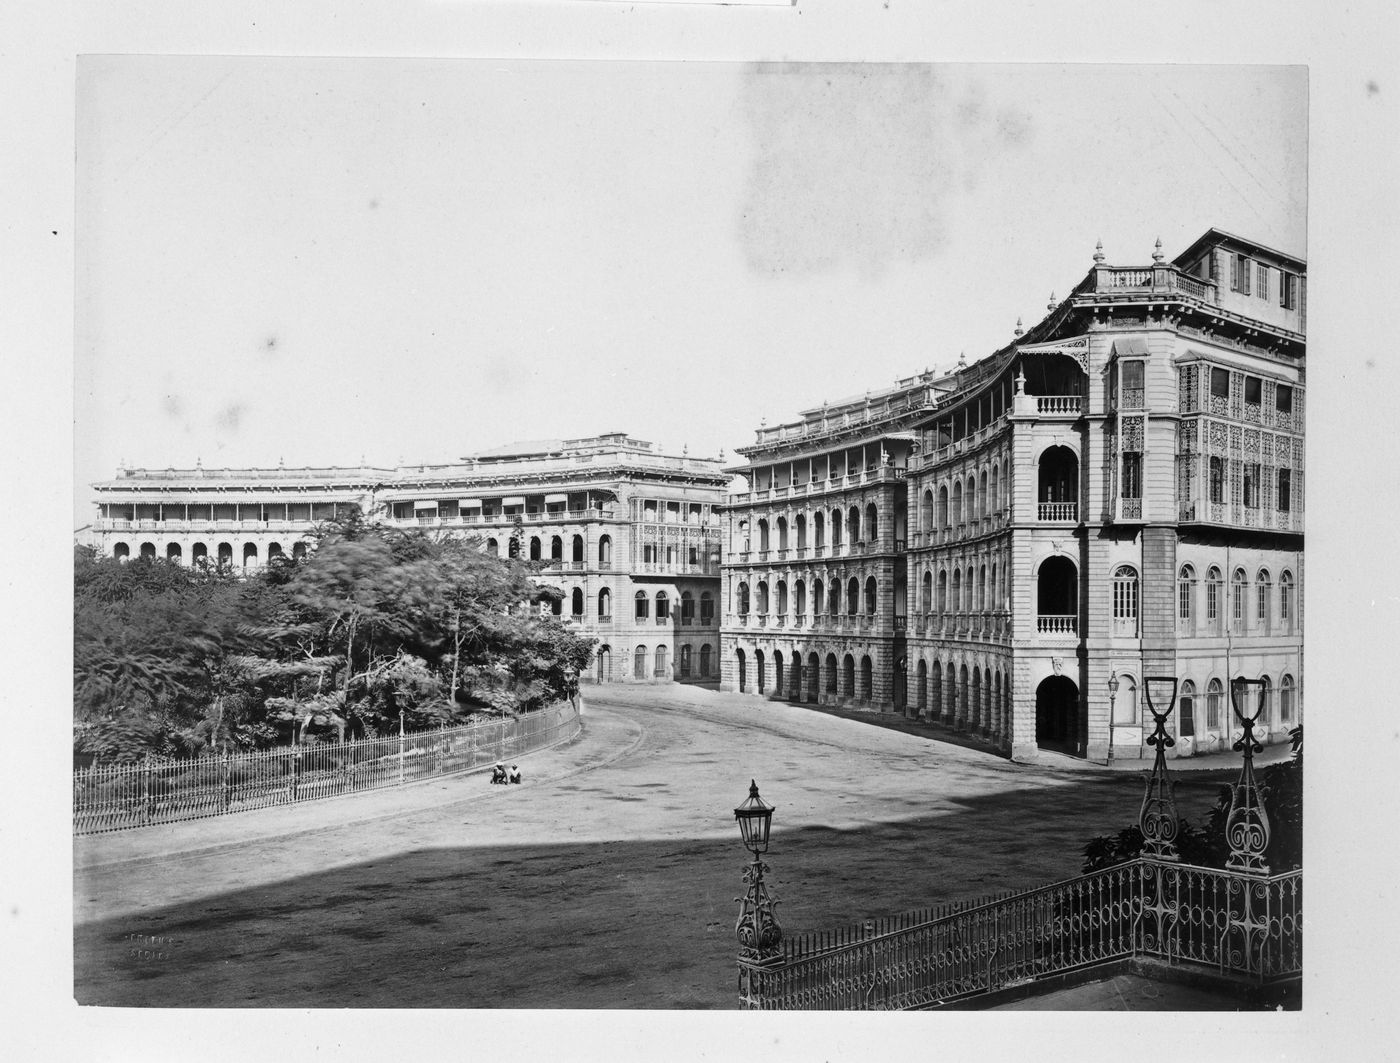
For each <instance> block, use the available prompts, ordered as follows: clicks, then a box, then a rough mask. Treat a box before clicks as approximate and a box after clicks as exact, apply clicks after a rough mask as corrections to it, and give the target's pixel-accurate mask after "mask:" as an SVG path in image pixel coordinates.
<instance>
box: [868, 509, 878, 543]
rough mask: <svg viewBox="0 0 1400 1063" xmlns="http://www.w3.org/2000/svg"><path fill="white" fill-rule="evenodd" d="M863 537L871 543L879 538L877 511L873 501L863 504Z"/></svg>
mask: <svg viewBox="0 0 1400 1063" xmlns="http://www.w3.org/2000/svg"><path fill="white" fill-rule="evenodd" d="M865 537H866V538H867V539H869V540H870V541H871V542H872V543H873V542H878V541H879V539H880V518H879V511H878V510H877V509H876V508H875V503H874V502H868V503H866V506H865Z"/></svg>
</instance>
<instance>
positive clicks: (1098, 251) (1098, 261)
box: [1094, 240, 1103, 266]
mask: <svg viewBox="0 0 1400 1063" xmlns="http://www.w3.org/2000/svg"><path fill="white" fill-rule="evenodd" d="M1094 263H1095V265H1099V266H1102V265H1103V241H1102V240H1100V241H1099V242H1098V243H1096V244H1095V245H1094Z"/></svg>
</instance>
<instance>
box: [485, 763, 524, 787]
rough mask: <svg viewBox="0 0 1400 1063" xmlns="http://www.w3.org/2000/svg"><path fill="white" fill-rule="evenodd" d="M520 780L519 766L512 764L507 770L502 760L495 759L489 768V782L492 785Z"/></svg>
mask: <svg viewBox="0 0 1400 1063" xmlns="http://www.w3.org/2000/svg"><path fill="white" fill-rule="evenodd" d="M519 781H520V768H519V766H517V765H515V764H512V765H511V766H510V768H509V770H507V768H506V766H505V762H504V761H500V760H498V761H496V763H495V764H494V765H493V766H492V768H491V782H492V784H493V785H504V784H506V783H518V782H519Z"/></svg>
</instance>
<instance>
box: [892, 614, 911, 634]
mask: <svg viewBox="0 0 1400 1063" xmlns="http://www.w3.org/2000/svg"><path fill="white" fill-rule="evenodd" d="M908 626H909V618H908V617H905V616H897V617H895V618H894V629H895V631H904V630H906V629H907V628H908Z"/></svg>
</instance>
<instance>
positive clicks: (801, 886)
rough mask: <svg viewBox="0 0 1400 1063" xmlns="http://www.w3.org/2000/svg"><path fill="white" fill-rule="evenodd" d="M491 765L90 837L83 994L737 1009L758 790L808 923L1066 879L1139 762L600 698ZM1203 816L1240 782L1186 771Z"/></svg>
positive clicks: (772, 708) (796, 923) (752, 711)
mask: <svg viewBox="0 0 1400 1063" xmlns="http://www.w3.org/2000/svg"><path fill="white" fill-rule="evenodd" d="M585 699H586V707H585V713H584V717H583V721H584V730H583V733H582V735H581V736H580V737H579V738H578V739H577V740H575V741H573V742H571V743H568V744H566V745H564V746H561V747H557V748H555V749H552V750H547V751H544V752H541V753H538V754H534V755H532V756H530V757H528V758H525V759H523V760H521V761H520V765H521V768H522V770H523V772H524V784H523V785H521V786H505V787H494V786H490V785H488V783H487V775H486V774H484V773H474V774H471V775H466V776H460V777H454V778H450V779H444V780H436V781H433V782H429V783H424V784H419V785H416V786H410V787H406V788H404V789H403V790H394V791H382V792H376V793H370V794H365V795H362V796H357V797H353V798H348V799H339V800H330V801H323V802H318V803H315V804H311V805H305V806H297V807H294V808H287V809H275V810H270V811H266V812H254V813H248V814H245V815H239V816H228V817H223V818H221V819H217V820H209V821H203V822H193V823H183V824H177V825H173V826H168V827H161V828H152V829H149V830H146V831H129V832H124V833H121V834H113V835H98V836H88V837H82V838H77V839H75V840H74V862H75V874H74V887H75V896H74V918H75V928H74V962H75V995H76V997H77V999H78V1001H79V1002H80V1003H84V1004H105V1005H125V1006H141V1005H145V1006H159V1007H186V1006H188V1007H230V1006H233V1007H237V1006H269V1007H447V1008H472V1007H477V1008H673V1009H694V1008H733V1007H735V1006H737V994H736V991H735V983H736V974H735V966H734V956H735V952H736V944H735V938H734V920H735V916H736V913H737V904H736V902H735V898H737V897H738V896H739V894H740V892H741V891H742V886H741V882H740V871H741V869H742V867H743V865H744V864H745V863H746V862H747V859H748V854H747V853H746V852H745V850H744V849H743V847H742V845H741V843H740V840H739V835H738V831H737V829H736V828H735V825H734V819H733V808H734V806H735V805H737V804H739V803H740V802H741V801H742V800H743V799H744V797H745V796H746V795H747V793H748V784H749V780H750V779H751V778H753V779H756V780H757V781H758V784H759V788H760V791H761V792H762V795H763V797H764V798H765V800H767V801H768V802H770V803H771V804H774V805H776V806H777V811H776V813H775V815H774V818H773V836H772V845H771V849H770V851H769V853H768V856H767V861H768V864H769V866H770V869H771V871H770V875H769V883H770V886H771V888H772V890H773V892H774V895H775V896H776V897H777V898H778V899H779V901H780V904H779V907H778V915H779V918H780V919H781V920H782V923H783V926H784V929H785V931H786V932H787V933H789V934H797V933H802V932H805V931H808V930H815V929H822V928H830V927H835V926H838V925H842V924H845V923H849V922H855V921H859V920H860V919H862V918H865V917H873V916H878V915H882V914H889V913H894V912H899V911H902V910H905V909H908V908H914V907H921V906H928V905H934V904H941V903H944V902H947V901H952V900H959V899H973V898H976V897H979V896H982V895H984V894H988V893H993V892H1003V891H1006V890H1013V889H1025V888H1030V887H1033V886H1037V885H1041V884H1044V883H1048V882H1051V881H1055V880H1057V879H1062V878H1067V877H1070V876H1072V875H1074V874H1076V873H1077V872H1078V870H1079V865H1080V860H1081V855H1080V850H1081V849H1082V847H1083V845H1084V843H1085V842H1086V841H1087V840H1088V839H1089V838H1090V837H1091V836H1093V835H1095V834H1100V833H1110V832H1113V833H1116V832H1117V831H1118V830H1119V829H1121V828H1122V827H1124V826H1127V825H1128V824H1130V823H1132V822H1134V821H1135V820H1136V817H1137V810H1138V804H1139V802H1140V801H1141V796H1142V786H1143V783H1142V778H1141V776H1139V775H1136V774H1116V775H1115V774H1111V773H1104V772H1099V773H1095V772H1093V771H1091V770H1087V769H1077V768H1074V767H1066V766H1065V764H1066V763H1067V762H1063V761H1061V762H1057V765H1056V766H1055V767H1054V768H1050V767H1043V766H1023V765H1017V764H1013V763H1010V762H1009V761H1006V760H1004V759H1001V758H999V757H996V756H994V755H992V754H989V753H986V752H982V751H979V750H975V749H968V748H963V747H961V746H955V745H950V744H946V743H941V742H936V741H931V740H929V739H928V738H926V737H923V736H918V735H910V734H904V733H900V732H898V731H895V730H889V729H885V728H881V727H873V726H869V725H867V724H864V723H860V722H856V721H852V720H848V719H842V718H839V717H836V716H832V715H829V714H826V713H819V712H813V711H811V710H808V709H803V708H801V707H797V706H791V705H786V704H781V703H776V702H760V701H757V700H756V699H753V698H751V697H740V696H737V695H728V694H720V693H716V692H713V691H708V690H703V689H698V688H693V687H673V686H657V687H645V686H639V687H620V686H619V687H606V688H589V689H586V690H585ZM1177 778H1178V788H1177V795H1178V803H1179V808H1180V811H1181V812H1182V814H1184V815H1186V816H1188V817H1190V818H1191V819H1192V820H1193V821H1198V820H1199V819H1200V817H1201V815H1202V814H1203V813H1204V811H1205V810H1206V809H1208V808H1209V807H1210V806H1211V805H1212V804H1213V803H1214V800H1215V796H1216V791H1217V789H1218V787H1219V785H1220V782H1221V781H1222V780H1221V778H1220V776H1219V775H1218V774H1215V775H1213V776H1209V777H1208V776H1196V777H1188V776H1177Z"/></svg>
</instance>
